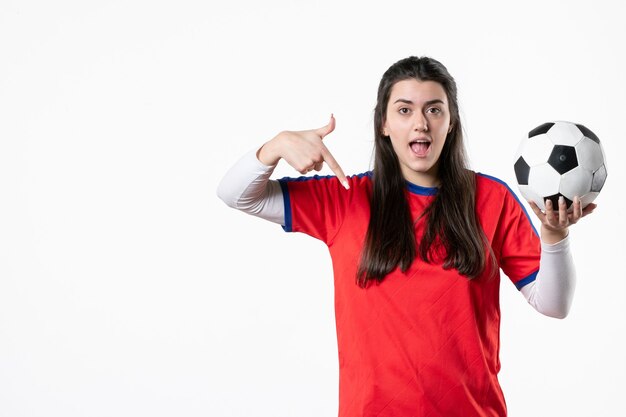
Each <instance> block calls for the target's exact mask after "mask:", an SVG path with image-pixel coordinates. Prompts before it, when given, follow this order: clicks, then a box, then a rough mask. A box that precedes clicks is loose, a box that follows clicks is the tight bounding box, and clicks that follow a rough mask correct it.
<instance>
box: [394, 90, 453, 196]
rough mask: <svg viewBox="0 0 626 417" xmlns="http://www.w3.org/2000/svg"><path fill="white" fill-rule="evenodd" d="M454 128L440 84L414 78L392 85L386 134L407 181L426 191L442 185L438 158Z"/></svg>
mask: <svg viewBox="0 0 626 417" xmlns="http://www.w3.org/2000/svg"><path fill="white" fill-rule="evenodd" d="M451 128H452V126H451V125H450V110H449V107H448V97H447V95H446V92H445V90H444V89H443V87H442V86H441V84H439V83H437V82H435V81H418V80H416V79H414V78H411V79H407V80H402V81H398V82H397V83H395V84H394V85H393V87H392V88H391V94H390V96H389V102H388V103H387V114H386V116H385V123H384V125H383V134H384V135H385V136H389V137H390V138H391V144H392V146H393V149H394V151H395V152H396V155H398V159H399V161H400V167H401V169H402V175H403V176H404V178H405V179H406V180H407V181H409V182H412V183H414V184H417V185H421V186H423V187H435V186H437V185H439V180H438V178H439V175H438V171H437V168H438V166H439V164H438V161H439V155H441V150H442V149H443V145H444V143H445V141H446V136H447V135H448V132H450V130H451Z"/></svg>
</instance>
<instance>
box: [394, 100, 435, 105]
mask: <svg viewBox="0 0 626 417" xmlns="http://www.w3.org/2000/svg"><path fill="white" fill-rule="evenodd" d="M396 103H406V104H415V103H413V101H412V100H407V99H406V98H399V99H397V100H396V101H394V102H393V104H396ZM435 103H441V104H444V102H443V100H441V99H438V98H436V99H434V100H428V101H427V102H425V103H424V104H425V105H426V106H429V105H431V104H435Z"/></svg>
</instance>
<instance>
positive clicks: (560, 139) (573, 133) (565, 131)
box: [546, 122, 584, 146]
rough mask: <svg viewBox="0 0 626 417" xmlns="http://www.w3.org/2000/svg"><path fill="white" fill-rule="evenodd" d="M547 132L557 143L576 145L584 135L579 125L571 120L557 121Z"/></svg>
mask: <svg viewBox="0 0 626 417" xmlns="http://www.w3.org/2000/svg"><path fill="white" fill-rule="evenodd" d="M546 134H547V135H548V137H549V138H550V140H551V141H552V143H554V144H555V145H569V146H575V145H576V144H577V143H578V142H580V140H581V139H582V138H583V137H584V136H583V132H581V131H580V129H579V128H578V126H576V125H575V124H574V123H570V122H555V123H554V126H552V127H551V128H550V130H548V132H547V133H546Z"/></svg>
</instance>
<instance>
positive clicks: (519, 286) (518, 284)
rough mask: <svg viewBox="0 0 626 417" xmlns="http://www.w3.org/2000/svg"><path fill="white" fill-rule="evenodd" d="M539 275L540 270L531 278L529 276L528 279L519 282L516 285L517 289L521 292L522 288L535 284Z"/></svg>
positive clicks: (531, 275)
mask: <svg viewBox="0 0 626 417" xmlns="http://www.w3.org/2000/svg"><path fill="white" fill-rule="evenodd" d="M538 273H539V270H536V271H535V272H533V273H532V274H530V275H529V276H527V277H526V278H522V279H520V280H519V281H517V282H516V283H515V287H517V289H518V290H521V289H522V287H524V286H525V285H527V284H530V283H531V282H533V281H534V280H535V279H537V274H538Z"/></svg>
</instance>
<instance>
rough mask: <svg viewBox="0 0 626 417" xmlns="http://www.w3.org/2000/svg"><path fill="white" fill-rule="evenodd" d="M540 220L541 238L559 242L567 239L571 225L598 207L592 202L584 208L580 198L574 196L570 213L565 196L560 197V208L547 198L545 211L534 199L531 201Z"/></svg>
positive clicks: (547, 241)
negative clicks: (556, 207) (556, 208)
mask: <svg viewBox="0 0 626 417" xmlns="http://www.w3.org/2000/svg"><path fill="white" fill-rule="evenodd" d="M529 204H530V207H531V208H532V209H533V211H534V212H535V214H536V215H537V217H538V218H539V220H541V240H542V241H543V242H545V243H550V244H552V243H557V242H560V241H561V240H563V239H565V237H566V236H567V234H568V228H569V226H570V225H572V224H575V223H577V222H578V220H580V219H582V218H583V217H585V216H586V215H588V214H590V213H591V212H593V210H595V208H596V207H597V205H596V204H594V203H590V204H588V205H587V206H586V207H585V208H584V209H583V208H582V206H581V204H580V199H579V198H578V197H574V202H573V203H572V211H571V212H569V213H568V211H567V204H566V203H565V199H564V198H563V197H560V198H559V207H558V210H555V209H554V207H552V201H550V200H548V199H547V200H546V211H545V212H543V211H541V209H540V208H539V207H538V206H537V204H535V203H534V202H533V201H530V202H529Z"/></svg>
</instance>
